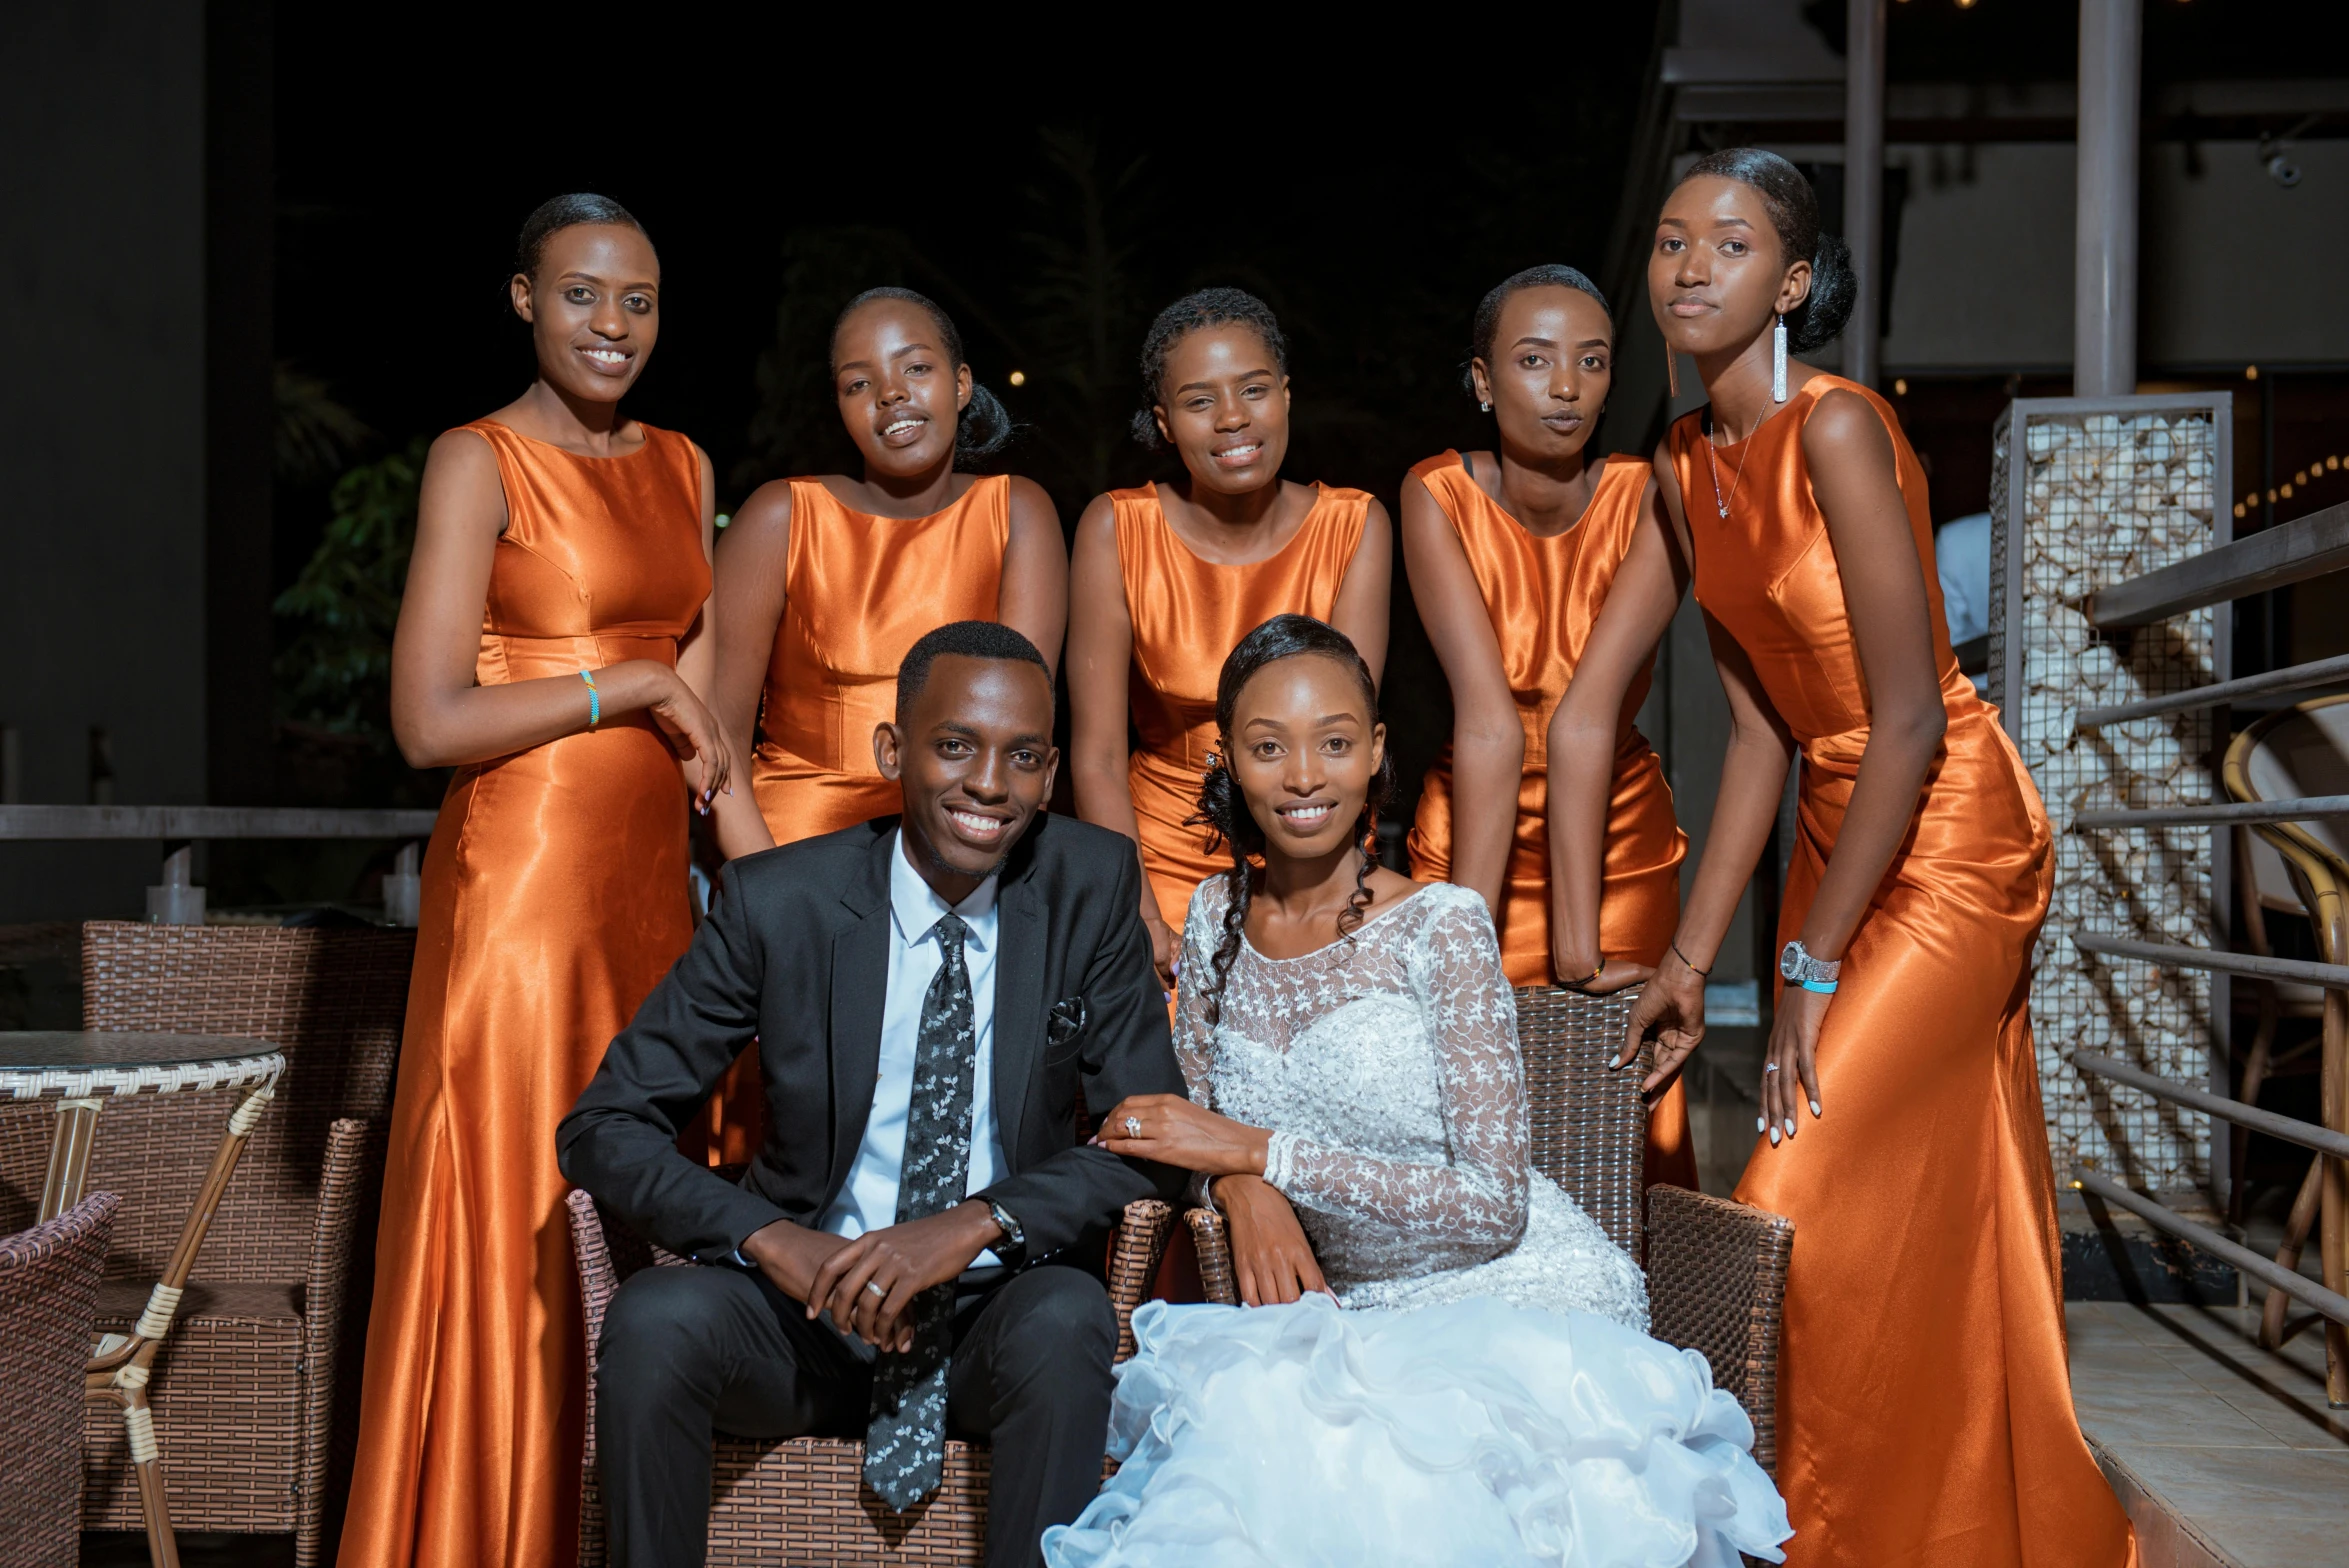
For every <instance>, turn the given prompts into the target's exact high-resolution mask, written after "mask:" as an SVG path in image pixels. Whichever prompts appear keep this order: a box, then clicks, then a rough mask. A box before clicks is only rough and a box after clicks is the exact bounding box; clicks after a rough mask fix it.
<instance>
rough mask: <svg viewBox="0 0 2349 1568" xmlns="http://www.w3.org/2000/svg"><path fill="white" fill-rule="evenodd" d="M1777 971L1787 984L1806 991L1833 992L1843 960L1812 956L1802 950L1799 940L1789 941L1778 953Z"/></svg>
mask: <svg viewBox="0 0 2349 1568" xmlns="http://www.w3.org/2000/svg"><path fill="white" fill-rule="evenodd" d="M1778 972H1779V973H1780V974H1782V975H1784V976H1785V977H1786V983H1787V984H1789V985H1799V986H1801V987H1802V988H1803V989H1804V990H1806V991H1817V992H1819V993H1820V994H1821V995H1826V996H1832V995H1833V994H1834V993H1835V977H1836V976H1837V975H1839V974H1841V973H1842V972H1843V961H1842V960H1841V959H1835V960H1833V961H1829V960H1827V959H1824V958H1813V957H1812V956H1811V955H1810V954H1809V953H1807V952H1805V951H1803V945H1802V943H1801V942H1799V941H1796V942H1789V943H1787V944H1786V946H1785V948H1784V950H1782V951H1781V952H1780V953H1779V955H1778Z"/></svg>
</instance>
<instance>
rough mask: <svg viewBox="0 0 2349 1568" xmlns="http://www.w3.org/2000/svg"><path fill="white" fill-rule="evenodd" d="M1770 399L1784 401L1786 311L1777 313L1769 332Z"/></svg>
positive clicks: (1774, 401) (1776, 401)
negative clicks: (1774, 324) (1774, 325)
mask: <svg viewBox="0 0 2349 1568" xmlns="http://www.w3.org/2000/svg"><path fill="white" fill-rule="evenodd" d="M1770 401H1771V402H1773V403H1783V402H1785V401H1786V312H1785V311H1783V310H1782V311H1780V312H1779V313H1778V325H1777V326H1776V327H1774V328H1772V329H1771V332H1770Z"/></svg>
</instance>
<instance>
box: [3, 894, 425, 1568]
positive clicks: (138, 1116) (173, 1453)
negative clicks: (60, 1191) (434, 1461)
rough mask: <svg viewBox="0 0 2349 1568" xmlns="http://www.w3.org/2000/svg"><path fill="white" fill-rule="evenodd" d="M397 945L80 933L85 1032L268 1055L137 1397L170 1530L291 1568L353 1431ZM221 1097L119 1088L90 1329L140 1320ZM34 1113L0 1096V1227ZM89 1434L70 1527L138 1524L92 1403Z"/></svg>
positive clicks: (102, 1130) (254, 935)
mask: <svg viewBox="0 0 2349 1568" xmlns="http://www.w3.org/2000/svg"><path fill="white" fill-rule="evenodd" d="M414 946H415V937H414V933H412V932H407V931H384V930H369V929H306V928H279V927H253V926H164V925H143V924H131V923H128V922H117V921H97V922H92V923H91V924H89V925H87V926H85V927H84V928H83V945H82V983H83V1013H84V1020H85V1023H86V1024H87V1026H88V1027H90V1028H93V1029H121V1030H163V1031H175V1032H185V1033H206V1034H235V1035H252V1036H257V1037H260V1038H262V1039H266V1040H268V1041H270V1042H271V1043H272V1044H274V1045H276V1046H278V1047H279V1048H280V1049H281V1050H283V1051H284V1052H285V1055H286V1063H287V1065H286V1072H285V1076H284V1077H283V1078H282V1079H280V1080H279V1082H278V1086H277V1098H276V1100H275V1102H274V1103H273V1104H272V1105H271V1107H270V1109H269V1111H268V1113H267V1114H266V1115H265V1116H263V1117H262V1118H261V1123H260V1126H259V1127H258V1129H257V1130H256V1131H255V1134H254V1136H253V1140H252V1142H251V1144H250V1145H248V1146H247V1148H246V1150H245V1153H244V1158H243V1161H242V1163H241V1164H240V1165H239V1166H238V1169H237V1173H236V1177H235V1179H234V1180H233V1181H231V1182H230V1183H229V1186H228V1192H227V1196H226V1198H225V1200H224V1201H223V1202H222V1204H221V1207H220V1211H219V1214H218V1216H217V1217H216V1218H215V1219H214V1220H213V1222H212V1228H211V1231H210V1234H209V1236H208V1238H207V1239H206V1241H205V1243H204V1249H203V1252H202V1254H201V1255H200V1256H199V1257H198V1259H197V1261H196V1267H195V1273H194V1276H193V1279H192V1282H191V1284H190V1286H189V1289H188V1293H187V1295H186V1297H185V1298H184V1299H183V1300H182V1302H181V1304H180V1310H179V1315H178V1319H177V1321H176V1323H175V1324H174V1326H173V1329H172V1332H171V1338H170V1340H169V1341H168V1342H167V1343H166V1344H165V1346H164V1348H163V1351H162V1354H161V1356H160V1357H159V1358H158V1360H157V1362H156V1366H155V1376H154V1382H153V1384H152V1385H151V1394H152V1398H153V1402H154V1410H155V1426H156V1432H157V1435H158V1436H159V1437H160V1439H161V1441H162V1445H163V1458H164V1473H165V1476H166V1479H167V1483H168V1486H169V1492H170V1498H171V1510H172V1520H173V1523H174V1524H175V1525H176V1526H177V1527H178V1528H180V1529H183V1530H227V1531H254V1532H271V1533H277V1532H288V1531H290V1532H292V1533H293V1535H294V1537H295V1560H296V1561H297V1562H298V1563H300V1564H302V1565H303V1568H310V1565H313V1564H316V1563H318V1562H320V1561H322V1560H323V1559H324V1558H325V1557H327V1556H331V1555H332V1548H331V1541H330V1537H329V1536H328V1534H327V1532H328V1530H329V1529H330V1527H331V1523H332V1521H331V1520H330V1519H329V1518H328V1508H329V1501H330V1499H332V1498H335V1497H338V1496H340V1495H341V1493H342V1492H343V1491H344V1489H345V1488H344V1487H343V1486H342V1485H339V1484H336V1483H335V1481H334V1480H333V1479H332V1478H331V1477H330V1470H331V1469H332V1468H333V1466H334V1463H335V1462H336V1460H337V1458H338V1454H337V1449H338V1448H339V1449H340V1450H341V1452H340V1455H339V1459H340V1462H341V1463H342V1464H343V1465H345V1466H347V1464H348V1448H349V1444H350V1441H351V1439H352V1437H353V1436H354V1435H355V1434H354V1432H353V1430H352V1428H353V1427H354V1425H355V1421H356V1412H355V1404H353V1403H350V1401H353V1400H355V1398H356V1389H357V1371H358V1361H359V1349H360V1345H361V1344H362V1343H363V1340H361V1339H360V1338H359V1337H358V1336H362V1335H364V1333H365V1328H366V1325H365V1313H366V1304H367V1300H368V1291H369V1286H370V1279H371V1271H370V1269H369V1268H368V1266H367V1265H368V1257H367V1255H368V1253H369V1251H370V1250H371V1249H370V1248H368V1247H366V1246H361V1247H358V1248H356V1249H354V1247H353V1245H352V1242H353V1237H354V1234H355V1232H356V1231H357V1230H358V1228H359V1226H360V1225H361V1224H362V1223H364V1220H363V1215H365V1214H367V1213H370V1212H371V1211H372V1208H373V1187H374V1182H375V1179H376V1173H377V1172H378V1170H379V1168H380V1148H381V1145H382V1141H383V1137H384V1129H385V1123H386V1119H387V1112H388V1108H389V1105H390V1099H391V1086H392V1072H393V1067H394V1064H395V1063H396V1061H397V1059H398V1053H399V1043H400V1028H401V1023H402V1020H403V1019H404V1017H405V1014H406V1009H407V994H408V971H409V967H410V963H411V959H412V956H413V953H414ZM231 1093H232V1092H230V1091H223V1092H220V1093H214V1094H204V1095H187V1094H178V1095H171V1096H168V1097H154V1096H137V1097H134V1098H130V1099H125V1100H122V1101H119V1102H115V1103H110V1104H109V1105H108V1106H107V1108H106V1110H105V1112H104V1114H103V1115H102V1116H101V1117H100V1118H99V1122H98V1133H97V1143H96V1148H95V1151H94V1156H93V1159H92V1162H91V1169H90V1182H91V1185H92V1186H93V1187H105V1188H107V1189H109V1190H111V1191H113V1192H115V1193H117V1194H119V1195H120V1196H121V1198H122V1210H121V1213H120V1216H119V1218H118V1220H117V1222H116V1225H115V1231H114V1249H113V1253H112V1256H110V1257H109V1258H108V1260H107V1264H106V1275H105V1280H104V1283H103V1284H102V1285H101V1286H100V1288H99V1296H98V1324H97V1326H98V1329H99V1330H100V1331H101V1332H114V1333H123V1332H127V1331H128V1330H129V1328H130V1326H131V1324H132V1323H133V1322H135V1321H136V1319H137V1318H138V1315H139V1313H140V1311H141V1309H142V1308H143V1307H144V1305H145V1303H146V1300H147V1293H148V1289H149V1286H150V1285H151V1284H152V1283H153V1282H154V1280H155V1279H156V1277H157V1276H158V1275H159V1274H160V1273H161V1272H162V1269H163V1265H164V1262H165V1260H166V1258H167V1257H168V1256H169V1254H170V1251H171V1248H172V1246H173V1244H174V1242H175V1241H176V1240H177V1239H178V1236H179V1228H180V1225H181V1223H182V1222H183V1221H184V1220H185V1219H186V1217H187V1213H188V1207H189V1204H190V1202H191V1200H192V1198H193V1197H194V1194H195V1191H196V1188H197V1185H198V1183H199V1182H200V1181H201V1179H202V1176H203V1173H204V1170H205V1168H206V1167H207V1165H208V1164H209V1163H210V1161H211V1158H212V1154H213V1149H214V1146H215V1145H216V1144H217V1143H218V1141H219V1138H220V1126H221V1123H222V1121H223V1120H224V1119H225V1118H226V1116H227V1115H228V1112H229V1109H230V1105H231V1098H230V1095H231ZM191 1100H194V1101H198V1102H203V1103H196V1104H191V1103H190V1102H191ZM53 1114H54V1113H53V1111H52V1110H51V1108H49V1107H47V1106H35V1105H24V1106H14V1105H0V1228H7V1227H10V1226H12V1225H21V1224H24V1223H29V1221H30V1218H31V1212H32V1209H33V1205H34V1204H35V1202H37V1200H38V1198H39V1194H40V1186H41V1182H40V1176H41V1173H42V1171H43V1170H44V1169H45V1167H46V1161H47V1148H48V1137H49V1129H50V1126H51V1124H52V1120H53ZM346 1305H348V1306H349V1307H350V1308H351V1310H349V1311H345V1307H346ZM338 1385H340V1390H341V1396H342V1401H343V1403H342V1408H343V1410H344V1411H345V1416H344V1419H343V1420H342V1422H341V1423H340V1431H339V1433H338V1431H337V1423H336V1420H335V1411H336V1408H337V1404H338V1398H337V1395H338ZM86 1434H87V1435H86V1439H85V1441H86V1447H85V1450H84V1453H85V1460H86V1464H87V1467H88V1474H87V1478H86V1479H87V1484H86V1486H85V1487H84V1490H83V1524H84V1527H85V1528H87V1529H92V1530H136V1529H139V1528H140V1527H141V1516H140V1511H139V1498H138V1488H137V1486H136V1484H135V1481H134V1476H133V1471H132V1469H131V1465H130V1457H129V1452H128V1448H127V1445H126V1443H125V1440H124V1436H123V1430H122V1421H121V1417H120V1414H119V1412H117V1411H114V1410H112V1409H109V1408H107V1407H104V1406H101V1405H93V1406H92V1407H91V1409H90V1410H89V1412H88V1421H87V1427H86ZM338 1437H339V1439H340V1441H339V1443H338V1442H337V1438H338Z"/></svg>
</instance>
